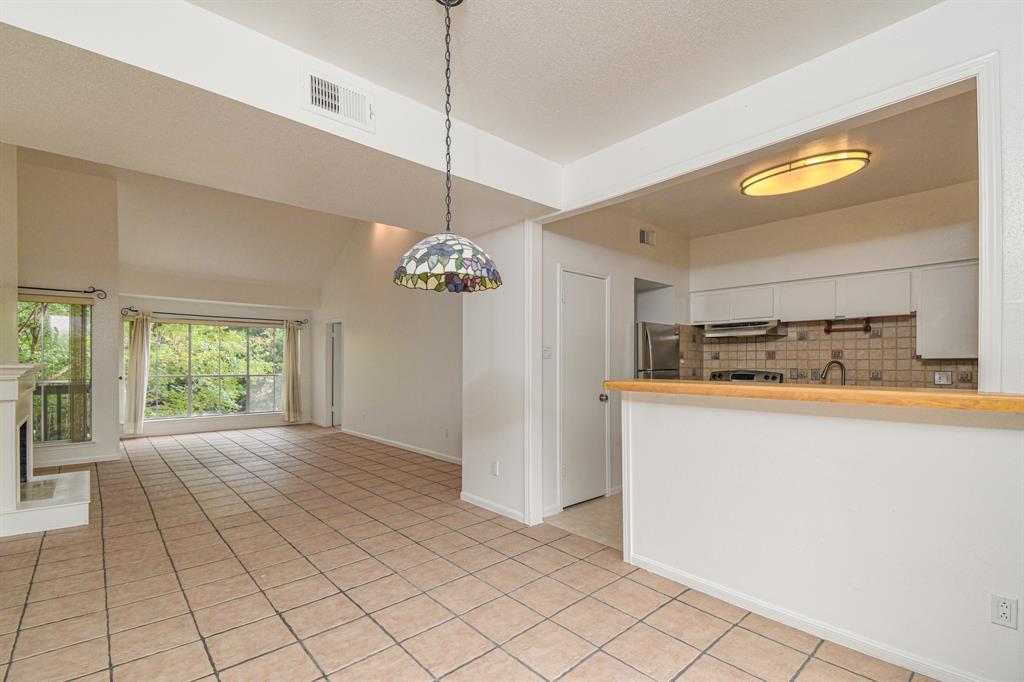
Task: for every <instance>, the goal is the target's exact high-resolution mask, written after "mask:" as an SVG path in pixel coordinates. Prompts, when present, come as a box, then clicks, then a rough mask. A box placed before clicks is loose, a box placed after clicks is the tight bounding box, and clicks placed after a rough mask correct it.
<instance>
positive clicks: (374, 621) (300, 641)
mask: <svg viewBox="0 0 1024 682" xmlns="http://www.w3.org/2000/svg"><path fill="white" fill-rule="evenodd" d="M214 449H216V447H214ZM218 452H219V450H218ZM204 467H205V465H204ZM206 468H207V471H210V470H209V467H206ZM210 473H211V474H213V475H214V476H215V477H217V478H218V480H221V481H222V482H223V479H221V478H220V477H219V476H218V475H217V474H215V473H214V472H212V471H210ZM229 487H230V486H229ZM286 497H287V495H286ZM338 501H339V502H341V500H338ZM197 503H198V500H197ZM343 504H344V503H343ZM254 511H255V510H254ZM204 513H205V512H204ZM256 513H257V515H259V512H258V511H257V512H256ZM307 513H308V512H307ZM207 518H208V520H210V522H211V525H214V524H213V522H212V519H209V517H207ZM265 521H266V520H264V522H265ZM268 525H269V524H268ZM214 528H215V531H214V532H216V533H217V534H218V536H220V538H221V540H222V541H223V542H225V544H227V540H225V539H224V537H223V535H221V534H220V529H219V528H217V527H216V525H214ZM274 532H275V533H276V534H277V535H279V536H281V539H282V540H284V541H285V543H286V544H287V545H288V546H290V547H291V548H292V549H294V550H295V551H296V552H298V553H299V555H300V556H301V557H302V558H303V559H305V560H306V562H307V563H310V565H312V566H313V568H315V569H316V570H317V573H316V574H315V575H321V576H323V577H324V579H326V580H327V581H328V582H330V583H331V584H332V585H334V583H333V581H331V579H330V578H328V577H327V576H326V575H325V574H324V573H323V571H321V570H320V569H319V567H317V566H316V565H314V564H312V562H309V559H308V557H306V554H305V553H304V552H302V551H300V550H299V549H298V548H297V547H295V546H294V544H292V542H291V541H290V540H288V539H287V538H285V537H284V536H283V535H281V534H280V533H279V532H278V531H277V529H276V528H275V529H274ZM335 532H337V533H338V534H339V535H341V536H342V537H345V538H346V539H349V540H350V542H351V539H350V538H347V536H345V535H344V534H343V533H340V532H338V531H336V530H335ZM353 544H354V543H353ZM228 548H229V549H231V552H232V555H233V556H234V558H235V559H236V560H238V555H237V554H235V553H234V548H232V547H231V545H230V544H228ZM239 563H240V564H241V566H242V568H243V570H244V571H245V572H246V575H248V576H249V579H250V580H252V581H253V583H254V584H255V585H256V587H257V588H258V589H259V590H260V594H262V595H264V598H265V599H266V598H267V597H266V593H265V591H264V590H263V588H262V587H260V585H259V583H257V582H256V580H255V578H253V576H252V574H251V573H250V572H249V569H248V567H247V566H245V564H242V563H241V561H239ZM396 575H397V574H396ZM309 577H312V576H306V577H304V578H299V579H297V580H294V581H291V582H289V583H284V584H283V585H287V584H291V583H294V582H298V581H299V580H305V579H306V578H309ZM215 582H216V581H215ZM283 585H277V586H275V587H282V586H283ZM334 587H335V588H336V589H338V590H339V593H340V594H342V595H344V596H345V598H346V599H349V601H351V602H352V603H353V604H355V606H356V608H359V609H360V610H361V611H363V615H364V617H367V618H370V620H371V621H372V622H373V623H374V624H375V625H377V627H380V628H381V630H382V631H383V632H385V634H387V635H388V636H389V637H391V638H392V640H393V641H394V643H395V644H396V645H399V646H401V645H400V643H399V642H398V641H397V640H396V639H395V638H394V637H393V636H392V635H391V633H390V632H388V631H387V629H386V628H383V627H381V626H380V624H379V623H378V622H377V621H376V620H375V619H373V618H372V617H371V616H370V614H369V613H368V612H366V611H365V609H363V608H362V606H361V605H360V604H358V603H357V602H355V601H354V600H352V599H351V598H350V597H349V596H348V595H347V594H346V593H345V591H344V590H342V589H341V588H339V587H338V586H337V585H334ZM271 589H272V588H271ZM329 596H333V595H327V596H325V597H324V599H326V598H327V597H329ZM267 601H268V603H270V606H271V608H273V609H274V612H275V614H276V615H277V616H278V618H280V619H281V622H283V623H284V625H285V627H287V628H288V631H289V632H290V633H291V635H292V636H293V637H295V640H296V642H297V643H298V644H299V646H301V647H302V650H303V651H304V652H305V653H306V655H307V656H308V657H309V659H310V660H311V661H312V662H313V665H315V666H316V668H317V670H319V671H320V674H321V675H322V676H324V677H326V676H327V673H325V672H324V669H323V667H322V666H321V664H320V662H319V661H318V660H317V659H316V657H315V656H313V654H312V652H311V651H309V649H308V648H307V646H306V644H305V640H303V639H301V638H299V636H298V635H297V634H296V633H295V631H294V629H293V628H292V626H291V625H290V624H289V623H288V621H287V619H286V618H284V617H283V616H284V613H283V612H282V611H280V610H279V609H278V608H277V607H276V606H275V605H274V603H273V602H272V601H270V600H269V599H267ZM318 601H319V600H318ZM307 603H310V602H307ZM301 606H305V604H301V605H299V606H296V607H295V608H300V607H301ZM289 610H290V609H289ZM354 620H358V619H353V621H354ZM353 621H349V622H353ZM252 622H258V621H252ZM250 624H251V623H244V624H242V625H240V626H237V627H238V628H241V627H245V626H246V625H250ZM342 625H345V624H342ZM342 625H339V626H336V627H342ZM231 629H237V628H231ZM331 629H333V628H329V629H328V630H326V631H325V632H327V631H329V630H331ZM229 631H230V629H229V630H227V631H226V632H229ZM217 634H218V635H219V634H222V633H217ZM317 634H318V635H319V634H322V633H317ZM200 636H202V634H200ZM311 636H312V635H311ZM285 646H290V644H289V645H285ZM282 648H283V647H282ZM404 650H405V649H404V648H403V651H404ZM265 653H272V652H265ZM265 653H261V654H259V655H258V656H256V657H254V658H259V656H263V655H265ZM376 653H378V652H374V654H376ZM406 653H408V652H406ZM370 655H373V654H370ZM410 656H411V654H410ZM368 657H369V656H366V657H364V658H368ZM412 658H413V660H416V659H415V657H412ZM249 660H252V659H249ZM360 660H363V659H360ZM417 663H419V661H417ZM241 664H242V663H238V664H235V665H241ZM231 667H234V665H232V666H228V668H226V669H230V668H231ZM344 667H347V666H343V667H342V668H341V669H343V668H344ZM214 669H215V670H216V667H215V668H214ZM428 672H429V671H428ZM218 679H219V675H218Z"/></svg>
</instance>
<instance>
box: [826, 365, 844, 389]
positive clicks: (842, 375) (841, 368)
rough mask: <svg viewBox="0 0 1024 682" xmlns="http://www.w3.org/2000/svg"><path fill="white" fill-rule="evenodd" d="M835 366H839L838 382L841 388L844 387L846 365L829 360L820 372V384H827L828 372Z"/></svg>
mask: <svg viewBox="0 0 1024 682" xmlns="http://www.w3.org/2000/svg"><path fill="white" fill-rule="evenodd" d="M835 365H839V381H840V383H842V385H843V386H845V385H846V365H844V364H843V363H841V362H840V361H839V360H829V361H828V362H826V363H825V369H823V370H821V383H823V384H827V383H828V371H829V370H830V369H832V368H833V367H834V366H835Z"/></svg>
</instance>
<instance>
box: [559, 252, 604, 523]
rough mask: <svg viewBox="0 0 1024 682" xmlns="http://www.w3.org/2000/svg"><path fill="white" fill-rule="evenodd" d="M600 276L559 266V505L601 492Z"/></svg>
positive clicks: (602, 309) (601, 301)
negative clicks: (560, 284) (565, 269)
mask: <svg viewBox="0 0 1024 682" xmlns="http://www.w3.org/2000/svg"><path fill="white" fill-rule="evenodd" d="M606 281H607V280H605V279H604V278H602V277H593V276H590V275H582V274H578V273H575V272H568V271H564V272H562V315H561V319H562V325H561V326H562V329H561V347H560V349H559V352H560V365H561V413H562V421H561V426H562V428H561V433H562V437H561V460H562V499H561V503H562V506H563V507H568V506H569V505H571V504H576V503H577V502H583V501H584V500H589V499H592V498H595V497H600V496H602V495H604V494H605V493H607V468H608V455H607V453H608V428H607V427H608V402H607V396H606V395H605V393H604V387H603V386H602V382H603V381H604V379H605V371H606V369H605V368H606V364H607V356H608V349H607V344H608V336H607V335H608V325H607V320H606V315H607V301H606V296H607V288H606V286H605V285H606Z"/></svg>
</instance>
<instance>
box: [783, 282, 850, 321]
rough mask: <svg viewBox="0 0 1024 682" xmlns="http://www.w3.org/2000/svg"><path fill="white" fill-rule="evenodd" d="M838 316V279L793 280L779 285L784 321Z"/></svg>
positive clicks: (827, 318) (824, 318)
mask: <svg viewBox="0 0 1024 682" xmlns="http://www.w3.org/2000/svg"><path fill="white" fill-rule="evenodd" d="M835 316H836V281H835V280H834V279H828V280H822V281H818V282H793V283H792V284H783V285H781V286H780V287H779V319H780V320H781V321H782V322H801V321H804V320H831V319H832V318H833V317H835Z"/></svg>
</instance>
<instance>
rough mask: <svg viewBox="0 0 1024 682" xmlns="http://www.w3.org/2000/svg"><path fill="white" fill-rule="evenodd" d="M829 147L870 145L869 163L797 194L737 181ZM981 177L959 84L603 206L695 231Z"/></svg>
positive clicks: (971, 100)
mask: <svg viewBox="0 0 1024 682" xmlns="http://www.w3.org/2000/svg"><path fill="white" fill-rule="evenodd" d="M835 149H867V150H869V151H870V152H871V163H870V164H869V165H868V166H867V168H865V169H863V170H861V171H860V172H857V173H855V174H853V175H851V176H849V177H846V178H844V179H842V180H839V181H837V182H834V183H831V184H828V185H824V186H822V187H816V188H813V189H809V190H804V191H802V192H795V193H793V194H784V195H779V196H772V197H747V196H744V195H742V194H740V192H739V184H740V181H741V180H742V179H743V178H745V177H747V176H749V175H752V174H753V173H756V172H758V171H760V170H764V169H765V168H770V167H772V166H774V165H776V164H779V163H784V162H785V161H788V160H791V159H796V158H801V157H804V156H809V155H812V154H816V153H820V152H824V151H831V150H835ZM977 178H978V120H977V105H976V92H975V91H974V90H973V83H972V82H965V83H962V84H958V85H954V86H950V87H948V88H944V89H942V90H940V91H936V92H933V93H929V94H927V95H922V96H921V97H919V98H915V99H913V100H908V101H905V102H901V103H899V104H897V105H893V106H891V107H887V108H885V109H881V110H878V111H875V112H872V113H871V114H868V115H865V116H863V117H860V118H859V119H853V120H850V121H845V122H843V123H840V124H837V125H835V126H830V127H829V128H826V129H823V130H819V131H816V132H814V133H809V134H807V135H804V136H801V137H800V138H798V139H795V140H790V141H788V142H785V143H782V144H778V145H774V146H773V147H771V148H768V149H763V150H760V151H757V152H753V153H750V154H747V155H744V156H742V157H740V158H738V159H733V160H730V161H728V162H725V163H723V164H719V165H718V166H717V167H715V168H711V169H707V170H705V171H701V172H698V173H693V174H691V175H689V176H684V177H682V178H677V179H676V180H673V181H672V182H671V183H667V186H665V187H663V188H660V189H656V190H652V191H647V192H645V193H644V194H642V195H641V196H638V197H635V198H633V199H629V200H627V201H624V202H621V203H619V204H615V205H614V206H612V207H610V208H608V209H602V210H609V211H614V212H616V213H617V214H618V215H621V216H627V217H630V218H634V219H636V220H638V221H641V222H645V223H649V224H652V225H656V226H658V227H663V228H665V229H670V230H674V231H677V232H680V233H682V234H684V235H686V236H688V237H699V236H703V235H708V234H715V233H719V232H729V231H731V230H738V229H741V228H744V227H750V226H752V225H761V224H764V223H771V222H775V221H778V220H785V219H787V218H796V217H799V216H804V215H811V214H814V213H821V212H823V211H830V210H833V209H837V208H843V207H847V206H855V205H857V204H865V203H869V202H872V201H880V200H882V199H888V198H891V197H897V196H901V195H904V194H913V193H915V192H923V191H925V190H929V189H935V188H938V187H946V186H948V185H953V184H957V183H961V182H967V181H970V180H976V179H977Z"/></svg>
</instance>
